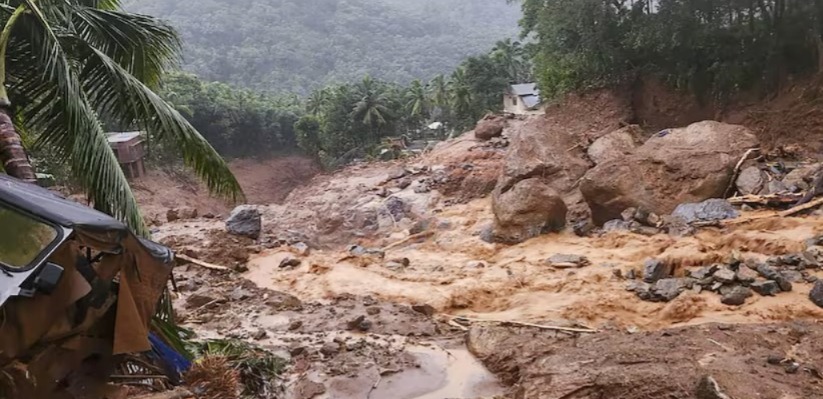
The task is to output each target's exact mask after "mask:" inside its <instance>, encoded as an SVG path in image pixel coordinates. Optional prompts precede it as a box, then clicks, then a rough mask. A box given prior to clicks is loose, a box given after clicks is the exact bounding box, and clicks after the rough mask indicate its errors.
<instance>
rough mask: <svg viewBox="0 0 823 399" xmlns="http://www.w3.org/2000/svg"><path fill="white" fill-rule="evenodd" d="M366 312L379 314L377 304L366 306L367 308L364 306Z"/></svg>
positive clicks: (370, 314)
mask: <svg viewBox="0 0 823 399" xmlns="http://www.w3.org/2000/svg"><path fill="white" fill-rule="evenodd" d="M366 314H367V315H369V316H376V315H379V314H380V308H378V307H377V306H372V307H368V308H366Z"/></svg>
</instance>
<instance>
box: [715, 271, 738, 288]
mask: <svg viewBox="0 0 823 399" xmlns="http://www.w3.org/2000/svg"><path fill="white" fill-rule="evenodd" d="M713 277H714V280H715V281H718V282H721V283H723V284H731V283H733V282H734V280H735V278H736V276H735V273H734V272H733V271H732V270H731V269H729V268H727V267H722V268H720V269H718V270H717V271H716V272H714V275H713Z"/></svg>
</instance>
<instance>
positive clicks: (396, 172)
mask: <svg viewBox="0 0 823 399" xmlns="http://www.w3.org/2000/svg"><path fill="white" fill-rule="evenodd" d="M408 173H409V172H408V171H406V169H404V168H394V169H392V170H390V171H389V176H388V177H387V180H397V179H400V178H402V177H405V176H406V175H407V174H408Z"/></svg>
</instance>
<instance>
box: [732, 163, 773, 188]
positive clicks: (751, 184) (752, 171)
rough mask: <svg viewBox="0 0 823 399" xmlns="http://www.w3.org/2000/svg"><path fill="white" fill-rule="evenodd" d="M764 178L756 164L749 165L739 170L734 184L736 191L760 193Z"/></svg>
mask: <svg viewBox="0 0 823 399" xmlns="http://www.w3.org/2000/svg"><path fill="white" fill-rule="evenodd" d="M765 182H766V178H765V176H763V172H762V171H761V170H760V168H758V167H757V166H749V167H748V168H744V169H743V170H741V171H740V175H739V176H738V177H737V181H736V182H735V185H736V186H737V191H739V192H740V194H742V195H749V194H760V192H761V191H762V190H763V186H764V185H765Z"/></svg>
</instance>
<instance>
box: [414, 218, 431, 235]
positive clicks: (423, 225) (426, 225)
mask: <svg viewBox="0 0 823 399" xmlns="http://www.w3.org/2000/svg"><path fill="white" fill-rule="evenodd" d="M431 225H432V220H431V219H421V220H418V221H416V222H414V224H413V225H412V226H411V227H410V228H409V234H411V235H414V234H420V233H422V232H424V231H428V230H429V229H430V228H431Z"/></svg>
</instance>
